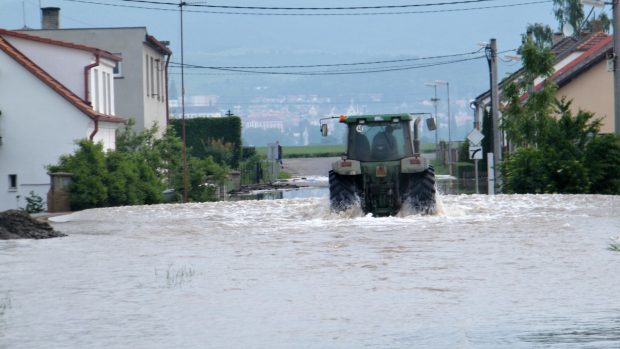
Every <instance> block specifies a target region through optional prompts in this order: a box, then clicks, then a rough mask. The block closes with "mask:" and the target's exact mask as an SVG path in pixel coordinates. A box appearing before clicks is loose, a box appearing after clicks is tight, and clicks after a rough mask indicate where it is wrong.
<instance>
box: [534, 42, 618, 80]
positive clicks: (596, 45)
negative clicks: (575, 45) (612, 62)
mask: <svg viewBox="0 0 620 349" xmlns="http://www.w3.org/2000/svg"><path fill="white" fill-rule="evenodd" d="M599 34H601V35H593V36H592V37H591V38H590V40H587V41H586V42H584V43H583V44H582V45H580V46H583V47H584V49H585V48H587V50H586V51H585V52H584V53H582V54H581V55H580V56H579V57H577V58H575V59H574V60H572V61H571V62H570V63H568V64H567V65H565V66H564V67H562V69H560V70H558V71H556V72H555V73H553V75H551V77H550V79H551V80H552V81H558V80H559V79H566V77H567V75H569V74H577V73H579V70H577V69H576V68H578V67H580V66H581V65H583V64H584V63H585V62H586V61H590V60H592V58H594V56H601V55H603V54H604V51H606V50H607V46H608V45H611V44H612V40H613V36H611V35H607V34H604V33H599ZM542 85H543V82H541V83H539V84H537V85H536V86H535V90H539V89H540V88H542Z"/></svg>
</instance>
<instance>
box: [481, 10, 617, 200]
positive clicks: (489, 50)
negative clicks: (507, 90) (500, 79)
mask: <svg viewBox="0 0 620 349" xmlns="http://www.w3.org/2000/svg"><path fill="white" fill-rule="evenodd" d="M615 1H618V0H615ZM485 53H486V56H487V61H488V62H489V74H490V78H491V117H492V120H493V166H494V171H493V173H494V176H495V178H494V181H493V184H494V186H495V187H497V188H498V191H500V190H501V187H502V178H501V173H500V171H499V165H500V163H501V161H502V134H501V130H500V129H499V108H498V107H499V100H498V95H499V93H498V89H497V42H496V41H495V39H491V42H490V43H489V44H488V45H487V46H486V50H485Z"/></svg>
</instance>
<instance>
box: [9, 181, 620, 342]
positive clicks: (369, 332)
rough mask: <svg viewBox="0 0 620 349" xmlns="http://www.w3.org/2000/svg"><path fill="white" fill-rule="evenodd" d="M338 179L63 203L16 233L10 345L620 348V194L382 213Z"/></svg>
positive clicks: (463, 201)
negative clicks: (63, 208) (34, 234)
mask: <svg viewBox="0 0 620 349" xmlns="http://www.w3.org/2000/svg"><path fill="white" fill-rule="evenodd" d="M322 190H324V191H323V192H317V194H319V195H317V196H314V197H305V198H296V199H287V198H284V199H280V200H262V201H257V200H249V201H226V202H215V203H193V204H176V205H153V206H135V207H118V208H107V209H96V210H86V211H81V212H75V213H73V214H71V215H67V216H62V217H56V218H54V221H55V223H53V225H54V228H56V229H58V230H60V231H62V232H64V233H67V234H69V236H67V237H64V238H57V239H49V240H20V241H0V275H1V278H0V348H11V349H13V348H177V347H178V348H204V347H208V348H298V347H302V348H360V347H369V348H414V347H421V348H453V347H454V348H558V349H559V348H562V349H563V348H618V341H619V337H620V320H619V319H620V316H619V314H620V302H619V301H618V293H619V291H620V279H619V278H618V277H617V276H618V271H617V266H618V263H619V262H620V260H619V259H620V254H619V253H617V252H613V251H609V250H607V246H608V243H609V239H610V237H617V236H618V235H620V217H619V216H618V212H620V197H615V196H600V195H498V196H486V195H440V196H439V202H440V206H441V212H442V213H441V214H440V215H436V216H417V215H409V216H407V215H403V216H401V217H382V218H372V217H369V216H364V215H363V214H361V213H360V212H359V211H355V210H353V211H351V212H344V213H341V214H333V213H331V212H330V211H329V203H328V201H329V200H328V199H327V197H326V194H325V193H326V189H322ZM302 192H304V191H303V190H300V191H291V192H284V193H283V194H282V195H298V194H299V195H302V194H301V193H302ZM287 193H288V194H287ZM303 195H306V194H303Z"/></svg>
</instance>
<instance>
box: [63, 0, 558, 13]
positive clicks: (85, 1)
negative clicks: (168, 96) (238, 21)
mask: <svg viewBox="0 0 620 349" xmlns="http://www.w3.org/2000/svg"><path fill="white" fill-rule="evenodd" d="M63 1H68V2H75V3H83V4H91V5H100V6H112V7H122V8H134V9H144V10H155V11H168V12H171V11H179V9H178V8H162V7H146V6H138V5H124V4H111V3H102V2H99V1H93V0H63ZM488 1H496V0H488ZM132 2H136V0H132ZM550 2H552V0H539V1H530V2H522V3H515V4H504V5H489V6H477V7H466V8H453V9H437V10H421V11H397V12H358V13H273V12H271V13H266V12H239V11H211V10H206V11H202V10H190V9H185V10H184V11H185V12H190V13H204V14H221V15H247V16H382V15H409V14H429V13H448V12H464V11H476V10H487V9H496V8H508V7H518V6H529V5H541V4H547V3H550ZM142 3H146V4H150V5H172V3H162V2H156V1H143V2H142ZM461 3H464V2H454V4H461ZM175 5H176V6H177V7H178V6H179V4H178V3H176V4H175ZM430 6H433V5H430Z"/></svg>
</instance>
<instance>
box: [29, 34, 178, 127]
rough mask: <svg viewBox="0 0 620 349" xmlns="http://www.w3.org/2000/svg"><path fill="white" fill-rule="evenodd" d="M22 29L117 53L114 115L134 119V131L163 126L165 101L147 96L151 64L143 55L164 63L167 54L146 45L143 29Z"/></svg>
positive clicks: (164, 122) (164, 121)
mask: <svg viewBox="0 0 620 349" xmlns="http://www.w3.org/2000/svg"><path fill="white" fill-rule="evenodd" d="M24 32H25V33H28V34H31V35H38V36H42V37H47V38H52V39H57V40H63V41H69V42H73V43H78V44H83V45H88V46H92V47H98V48H101V49H103V50H106V51H109V52H111V53H114V54H120V55H121V56H122V57H123V62H122V63H121V66H122V76H120V77H116V78H115V89H116V94H115V98H116V115H119V116H122V117H127V118H134V119H136V129H137V130H143V129H145V128H149V127H151V126H152V124H153V122H157V124H158V125H159V126H160V128H161V129H163V127H165V125H166V103H165V101H162V100H161V97H163V96H161V97H160V100H159V101H158V99H157V97H158V96H147V89H146V87H147V75H146V73H147V72H148V71H150V67H147V64H146V61H147V60H146V56H147V55H148V56H149V57H153V58H156V59H159V60H160V61H161V62H163V63H164V64H165V60H166V57H165V56H164V55H162V54H160V53H159V52H158V51H155V50H154V49H153V48H152V47H151V46H149V45H148V44H146V42H145V40H146V34H147V32H146V28H144V27H132V28H101V29H97V28H93V29H90V28H89V29H60V30H28V31H24ZM149 62H150V59H149ZM149 64H150V63H149ZM162 73H163V72H162ZM162 75H163V74H162ZM166 88H167V86H166ZM149 94H151V93H149Z"/></svg>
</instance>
